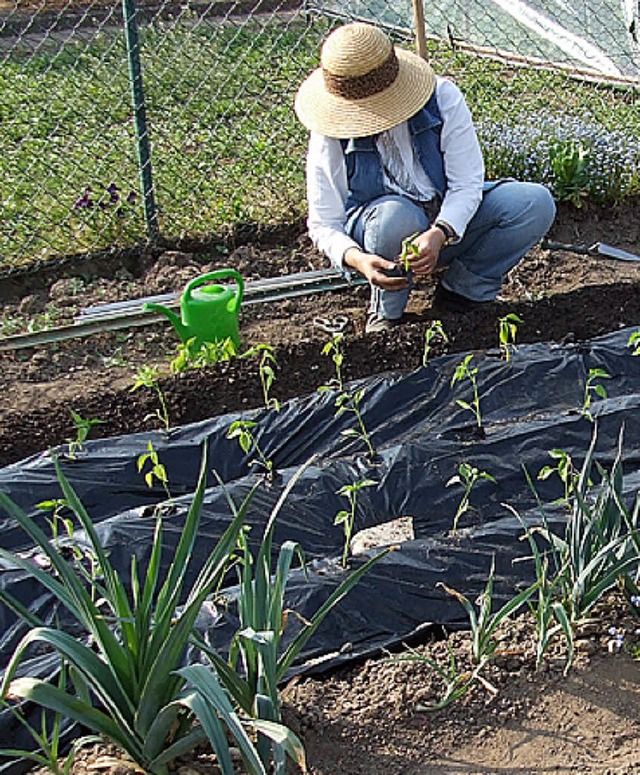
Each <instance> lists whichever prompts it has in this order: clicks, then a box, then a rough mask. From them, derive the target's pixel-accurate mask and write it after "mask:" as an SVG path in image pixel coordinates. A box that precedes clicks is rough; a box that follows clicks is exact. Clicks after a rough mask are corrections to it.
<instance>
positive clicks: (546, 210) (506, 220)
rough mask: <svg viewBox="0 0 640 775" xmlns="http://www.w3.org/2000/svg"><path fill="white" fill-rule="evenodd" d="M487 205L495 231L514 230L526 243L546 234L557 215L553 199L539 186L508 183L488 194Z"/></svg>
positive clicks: (544, 188)
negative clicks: (496, 227) (495, 227)
mask: <svg viewBox="0 0 640 775" xmlns="http://www.w3.org/2000/svg"><path fill="white" fill-rule="evenodd" d="M487 204H488V205H489V217H490V219H492V220H494V223H495V224H496V225H497V226H498V228H500V229H509V230H511V229H514V228H515V229H517V230H518V231H519V232H520V233H521V235H522V237H523V238H525V241H528V240H529V239H530V238H535V237H537V238H538V239H539V238H540V237H541V236H542V235H543V234H545V232H546V231H547V230H548V229H549V227H550V226H551V224H552V223H553V219H554V218H555V215H556V205H555V202H554V199H553V196H552V195H551V193H550V192H549V189H548V188H547V187H546V186H543V185H542V184H540V183H523V182H516V181H509V182H507V183H504V184H502V185H499V186H497V187H496V188H495V189H494V190H493V191H491V192H490V196H489V201H488V203H487Z"/></svg>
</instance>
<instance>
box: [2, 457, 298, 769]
mask: <svg viewBox="0 0 640 775" xmlns="http://www.w3.org/2000/svg"><path fill="white" fill-rule="evenodd" d="M206 465H207V461H206V450H205V453H204V454H203V459H202V467H201V471H200V475H199V480H198V485H197V488H196V491H195V494H194V497H193V500H192V502H191V505H190V507H189V509H188V513H187V515H186V518H185V521H184V526H183V529H182V533H181V536H180V539H179V542H178V544H177V546H176V548H175V551H174V554H173V557H172V559H171V563H170V564H169V567H168V569H167V571H166V573H164V574H163V573H162V571H161V568H162V555H163V547H162V540H163V524H162V523H163V520H162V518H158V519H157V520H156V523H155V532H154V537H153V542H152V547H151V555H150V558H149V563H148V566H147V568H146V569H145V571H144V574H143V572H142V570H141V569H139V567H138V564H137V562H136V559H135V556H134V557H132V562H131V584H130V591H129V590H128V589H127V588H126V587H125V585H124V583H123V581H122V579H121V577H120V574H119V573H118V572H117V570H116V569H115V568H114V567H113V566H112V565H111V562H110V560H109V555H108V552H107V551H106V550H105V549H104V547H103V546H102V545H101V543H100V540H99V538H98V535H97V533H96V530H95V528H94V525H93V523H92V521H91V518H90V516H89V514H88V513H87V512H86V510H85V508H84V506H83V505H82V503H81V502H80V500H79V498H78V496H77V495H76V493H75V491H74V490H73V488H72V487H71V486H70V484H69V483H68V481H67V479H66V478H65V476H64V475H63V473H62V471H61V469H60V466H59V464H58V461H57V460H56V461H55V466H56V471H57V475H58V479H59V482H60V486H61V489H62V493H63V495H64V498H65V500H66V502H67V503H68V505H69V508H71V510H72V511H73V513H74V515H75V518H76V519H77V520H78V522H79V524H80V526H81V527H82V528H83V530H84V532H85V535H86V540H87V543H88V544H89V546H90V551H91V552H92V554H94V555H95V556H96V557H97V562H98V567H99V571H100V572H99V573H98V574H96V577H95V578H93V579H91V580H90V579H88V578H87V576H86V574H85V575H84V576H83V575H82V574H79V572H78V566H79V565H80V564H81V563H79V562H78V561H77V559H75V558H74V557H73V556H72V557H71V559H67V555H66V554H64V555H63V554H62V552H61V551H60V550H59V548H58V547H57V546H56V545H54V544H52V543H51V542H50V541H49V539H48V537H47V535H46V534H45V533H44V532H43V531H42V530H41V528H40V527H39V526H38V525H37V524H36V522H35V521H34V520H33V519H31V518H30V517H29V516H28V515H27V514H26V513H25V512H24V511H23V510H22V509H21V508H20V507H18V506H17V505H16V504H15V503H14V502H13V501H12V500H11V499H10V498H9V497H7V496H6V495H4V494H3V493H0V506H1V507H2V508H3V509H4V510H5V511H6V512H7V513H8V514H9V515H10V516H11V517H12V518H13V519H15V520H16V521H17V522H18V524H20V525H21V527H22V528H23V529H24V530H25V532H26V533H27V535H28V536H29V537H30V538H31V540H32V541H33V542H34V544H35V545H36V546H37V547H38V549H39V551H40V552H41V553H42V554H43V555H45V556H46V557H47V560H48V563H49V565H50V571H47V570H44V569H43V568H40V567H39V566H37V565H35V564H34V563H32V562H30V561H28V560H27V559H24V558H22V557H20V556H19V555H17V554H13V553H12V552H9V551H7V550H5V549H0V559H1V560H2V561H3V563H4V564H5V567H8V568H16V569H19V570H21V571H23V572H25V573H27V574H29V575H30V576H32V577H33V578H34V579H35V580H36V581H37V582H39V583H40V584H41V585H42V586H43V587H44V588H45V589H46V590H47V591H48V592H49V593H50V594H51V595H53V597H54V598H55V599H56V600H57V601H59V603H60V605H61V606H63V607H64V608H65V609H66V611H67V613H68V615H69V616H70V617H71V618H72V619H73V620H74V622H73V624H72V625H71V627H72V631H73V634H72V633H71V632H67V631H66V630H65V629H64V625H62V624H60V625H57V626H56V625H46V624H44V623H43V622H41V621H39V620H38V618H37V617H36V616H35V615H33V614H32V613H31V612H29V611H28V610H27V609H26V608H25V607H24V606H23V605H22V604H21V603H20V602H19V601H18V600H16V599H15V598H13V596H11V595H10V594H9V593H8V592H6V591H0V599H1V600H2V601H3V602H4V603H6V604H7V605H8V606H9V607H10V608H12V609H13V610H14V611H15V612H16V613H17V614H18V615H20V616H22V618H23V619H24V620H25V621H26V622H27V624H28V625H30V627H31V629H30V630H29V631H28V632H27V634H26V635H24V637H23V638H22V639H21V641H20V642H19V643H18V645H17V646H16V648H15V651H14V653H13V655H12V657H11V659H10V661H9V664H8V666H7V668H6V671H5V674H4V678H3V680H2V684H1V686H0V696H3V697H7V696H10V697H13V698H17V699H19V700H27V701H30V702H33V703H35V704H36V705H40V706H42V707H45V708H48V709H49V710H52V711H54V712H57V713H61V714H63V715H64V716H66V717H67V718H69V719H71V720H73V721H76V722H78V723H80V724H82V725H83V726H85V727H88V728H89V729H91V730H92V731H93V732H96V733H98V734H101V735H103V736H104V737H106V738H107V739H109V740H111V741H112V742H114V743H115V744H117V745H119V746H120V747H121V748H122V749H123V750H124V751H126V752H127V753H128V755H129V756H130V757H131V759H133V761H135V762H137V763H138V764H139V765H140V766H141V767H143V768H144V769H145V770H146V771H147V772H149V773H152V774H154V775H165V773H167V771H168V767H169V763H170V762H171V761H172V760H173V759H175V758H176V757H177V756H179V755H181V754H184V753H186V752H188V751H190V750H191V749H193V748H194V747H195V746H196V745H198V744H199V743H201V742H203V741H204V740H207V739H208V740H209V742H210V743H211V745H212V747H213V750H214V751H215V754H216V756H217V759H218V764H219V766H220V769H221V771H222V772H223V773H224V774H225V775H231V773H232V772H233V767H232V764H231V756H230V753H229V747H230V745H231V744H232V743H231V742H230V741H233V745H234V746H236V747H237V748H238V750H239V752H240V756H241V757H242V760H243V762H244V766H245V767H246V770H247V772H249V773H260V774H261V775H262V774H263V773H265V772H266V770H265V767H264V766H263V764H262V762H261V760H260V757H259V755H258V753H257V751H256V748H255V745H254V743H253V741H252V739H251V736H250V735H249V734H248V732H247V730H246V728H245V724H244V723H243V719H242V718H241V717H240V715H239V714H238V713H237V711H236V710H235V709H234V708H233V706H232V705H231V702H230V700H229V698H228V696H227V694H226V692H225V691H224V689H223V687H222V686H221V685H220V682H219V680H218V678H217V676H216V674H215V673H214V672H213V671H211V670H208V671H204V672H203V671H194V670H192V669H185V670H182V671H181V670H180V667H181V665H182V662H183V660H184V658H185V654H186V651H187V647H188V644H189V641H190V639H191V635H192V632H193V628H194V623H195V620H196V617H197V615H198V612H199V611H200V609H201V606H202V604H203V602H204V601H205V600H206V599H207V597H209V596H210V595H211V594H212V592H214V591H215V590H216V589H217V588H218V587H219V586H220V584H221V582H222V579H223V578H224V576H225V573H226V571H227V569H228V565H229V561H230V556H231V555H232V554H233V551H234V548H235V546H236V544H237V541H238V537H239V535H240V533H241V530H242V527H243V524H244V522H245V517H246V508H247V507H248V502H247V503H246V504H245V505H244V506H243V507H242V508H241V509H239V510H238V511H237V512H236V513H235V514H234V515H233V519H232V520H231V523H230V525H229V526H228V528H227V529H226V530H225V532H224V533H223V535H222V536H221V537H220V539H219V541H218V543H217V544H216V545H215V546H214V547H213V548H212V551H211V553H210V554H209V556H208V557H207V559H206V560H205V562H204V564H203V565H202V567H201V568H200V570H199V572H198V574H197V577H196V579H195V581H194V583H193V585H192V586H191V587H190V588H187V586H186V578H187V573H188V571H189V569H190V566H191V556H192V552H193V548H194V545H195V542H196V540H197V536H198V527H199V524H200V513H201V507H202V501H203V497H204V490H205V485H206ZM88 587H89V588H88ZM91 587H93V588H91ZM78 625H79V626H80V628H81V629H82V631H83V632H84V633H85V636H84V637H78V636H77V628H78ZM32 645H36V646H44V647H47V648H52V649H53V650H54V651H56V652H58V654H59V655H60V657H61V659H62V660H63V662H64V663H65V664H66V665H68V667H69V671H70V675H71V676H72V679H73V685H72V686H66V687H65V686H60V685H58V686H54V685H51V684H49V683H47V682H46V681H43V680H41V679H39V678H35V677H32V676H24V677H16V673H17V671H18V669H19V667H20V665H21V663H22V662H23V660H24V658H25V656H26V655H27V653H28V651H29V648H30V647H31V646H32ZM196 719H198V720H199V722H200V723H199V724H196V723H195V721H196ZM285 731H286V730H283V728H281V727H271V728H269V729H267V730H265V731H264V734H274V735H275V736H277V737H279V738H280V737H282V735H283V734H284V733H285Z"/></svg>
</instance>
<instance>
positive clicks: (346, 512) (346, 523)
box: [333, 479, 378, 568]
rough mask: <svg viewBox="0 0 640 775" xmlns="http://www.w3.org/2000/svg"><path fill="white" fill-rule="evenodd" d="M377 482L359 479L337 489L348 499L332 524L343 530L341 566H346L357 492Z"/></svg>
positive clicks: (354, 517)
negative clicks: (346, 506) (345, 507)
mask: <svg viewBox="0 0 640 775" xmlns="http://www.w3.org/2000/svg"><path fill="white" fill-rule="evenodd" d="M376 484H378V483H377V482H375V481H374V480H373V479H360V480H358V481H357V482H354V483H353V484H345V485H344V487H341V488H340V489H339V490H338V495H343V496H344V497H345V498H346V499H347V500H348V501H349V508H348V509H343V510H341V511H339V512H338V513H337V514H336V516H335V519H334V520H333V524H334V525H342V529H343V531H344V549H343V551H342V567H343V568H346V567H347V558H348V556H349V549H350V547H351V537H352V535H353V525H354V522H355V519H356V505H357V500H358V493H359V492H360V490H362V489H363V488H364V487H375V485H376Z"/></svg>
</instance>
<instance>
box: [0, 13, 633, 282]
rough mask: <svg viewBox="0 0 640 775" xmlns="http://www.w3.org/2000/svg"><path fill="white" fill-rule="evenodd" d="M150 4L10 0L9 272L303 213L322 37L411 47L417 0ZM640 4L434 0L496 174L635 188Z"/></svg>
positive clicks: (449, 66) (2, 51)
mask: <svg viewBox="0 0 640 775" xmlns="http://www.w3.org/2000/svg"><path fill="white" fill-rule="evenodd" d="M136 2H137V4H138V5H137V7H136V6H135V5H134V0H123V2H122V3H120V2H117V0H112V2H108V1H106V0H105V1H104V2H102V1H100V0H96V2H86V0H78V2H69V3H64V2H57V1H56V0H53V2H47V1H46V0H42V1H41V2H33V3H30V2H26V3H21V2H17V3H11V4H8V3H7V0H0V72H1V74H2V78H0V118H1V122H2V132H1V133H0V201H1V218H0V266H2V267H3V268H4V269H5V270H6V269H9V270H11V269H12V268H15V267H22V266H23V265H25V264H29V265H34V264H35V265H37V264H38V263H39V262H42V261H43V260H46V261H48V260H51V259H58V258H60V257H64V256H69V255H77V254H85V253H94V252H96V251H102V250H112V249H120V248H125V247H131V246H135V245H138V244H142V243H147V242H149V241H151V242H158V243H160V244H167V245H170V244H174V245H178V244H181V245H193V246H197V245H205V246H206V245H207V244H212V242H213V243H214V244H215V242H216V240H217V241H220V240H221V239H223V238H224V235H225V234H226V233H228V232H229V231H230V230H233V229H237V228H238V227H241V226H246V225H250V226H251V225H269V224H280V223H290V222H295V221H297V220H299V219H300V218H302V217H304V214H305V212H306V202H305V190H304V156H305V148H306V133H305V131H304V129H303V128H302V127H301V126H299V125H298V123H297V121H296V118H295V115H294V113H293V109H292V105H293V98H294V94H295V91H296V88H297V86H298V84H299V83H300V81H301V80H302V79H303V78H304V77H305V75H306V74H307V73H308V72H309V71H310V70H311V68H313V67H315V66H316V65H317V60H318V51H319V47H320V45H321V42H322V40H323V39H324V37H325V36H326V34H327V33H328V31H329V30H330V29H331V28H332V26H334V25H336V24H337V23H342V22H343V21H344V20H347V19H364V20H369V21H372V22H374V23H377V24H381V25H384V26H386V27H387V28H388V30H389V31H390V32H391V33H392V34H393V36H394V37H395V38H396V39H397V40H398V41H399V42H401V43H403V44H404V45H411V44H412V41H413V26H414V22H413V19H414V9H413V7H412V6H411V4H410V2H409V1H408V0H372V1H370V2H363V1H362V0H349V1H348V2H347V3H344V2H342V0H341V2H340V3H338V2H334V0H319V1H318V0H313V2H310V3H307V4H302V3H301V2H300V0H257V2H250V3H246V2H242V0H240V1H239V2H227V1H226V0H220V1H219V2H216V1H214V2H194V1H193V0H188V2H182V3H174V2H165V3H162V2H155V1H154V0H136ZM569 6H571V7H569ZM554 9H555V10H554ZM560 10H561V11H562V13H560ZM552 11H553V12H552ZM637 11H638V8H637V4H634V3H633V2H630V0H589V4H588V5H587V4H586V3H578V2H577V0H570V3H564V4H557V3H552V2H551V0H531V1H529V2H527V3H525V2H523V1H522V0H509V2H506V0H492V2H485V1H484V0H483V1H482V2H480V0H476V1H475V2H473V1H472V0H438V2H430V0H427V2H425V5H424V15H425V29H426V33H427V38H428V56H429V58H430V60H431V62H432V64H433V66H434V68H435V69H436V71H437V72H439V73H441V74H443V75H447V76H450V77H452V78H454V79H455V80H456V81H457V82H458V83H459V85H460V86H461V88H462V89H463V91H464V92H465V94H466V95H467V99H468V101H469V104H470V107H471V109H472V111H473V113H474V116H475V118H476V120H477V122H478V127H479V133H480V137H481V142H482V143H483V146H484V151H485V156H486V160H487V167H488V173H489V174H490V175H499V174H511V175H514V176H516V177H530V178H536V179H541V180H543V181H545V182H549V183H550V185H552V187H554V189H555V192H556V193H557V194H559V195H560V196H561V197H562V196H564V198H569V199H571V198H573V199H574V201H575V202H576V203H577V204H579V203H580V197H582V196H584V193H585V190H587V188H588V186H587V179H588V184H589V186H590V188H589V193H590V194H592V195H594V196H595V197H596V198H598V197H600V198H601V199H603V200H610V199H613V200H615V199H616V198H621V197H622V196H625V195H627V194H628V193H634V192H636V191H637V190H638V188H639V187H640V177H639V173H638V170H639V169H640V119H639V118H638V113H639V111H638V109H637V106H638V93H639V92H638V85H639V83H640V81H639V78H640V53H639V48H638V41H637V32H636V30H637ZM634 14H635V15H634ZM602 19H605V20H606V21H605V22H601V20H602ZM589 165H591V168H590V169H589ZM594 175H595V179H596V182H595V183H594Z"/></svg>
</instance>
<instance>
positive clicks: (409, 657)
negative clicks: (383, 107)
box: [389, 642, 496, 712]
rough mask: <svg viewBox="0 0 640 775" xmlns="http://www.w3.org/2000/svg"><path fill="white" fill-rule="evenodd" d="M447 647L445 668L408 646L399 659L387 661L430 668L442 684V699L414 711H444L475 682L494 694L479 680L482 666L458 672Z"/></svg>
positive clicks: (485, 682)
mask: <svg viewBox="0 0 640 775" xmlns="http://www.w3.org/2000/svg"><path fill="white" fill-rule="evenodd" d="M447 645H448V649H449V661H448V664H447V666H446V667H441V666H440V665H439V664H438V663H437V662H436V661H435V659H431V658H430V657H428V656H427V655H426V654H421V653H420V652H418V651H416V650H415V649H412V648H411V647H409V646H407V647H406V651H405V652H404V653H403V654H401V655H400V656H399V657H394V658H391V659H389V662H422V663H423V664H425V665H427V666H428V667H430V668H431V669H432V670H433V671H434V672H435V673H436V674H437V675H438V676H439V678H440V679H441V681H442V683H443V684H444V692H443V694H442V697H440V699H439V700H436V702H432V703H429V704H428V705H423V704H422V703H421V704H419V705H416V710H418V711H421V712H422V711H437V710H444V708H447V707H449V705H452V704H453V703H454V702H456V701H457V700H459V699H460V698H461V697H462V696H463V695H465V694H466V693H467V692H468V691H469V689H471V687H472V686H473V684H474V682H476V681H479V682H480V683H481V684H483V685H484V686H485V687H486V688H490V691H491V692H492V693H494V694H495V692H496V690H495V688H494V687H493V686H491V685H490V684H488V682H487V681H486V680H484V679H482V680H481V678H480V671H481V670H482V668H483V667H484V664H483V665H476V666H475V668H474V669H473V670H466V671H464V672H460V670H459V669H458V665H457V662H456V655H455V651H454V650H453V646H452V645H451V643H450V642H449V643H448V644H447Z"/></svg>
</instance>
